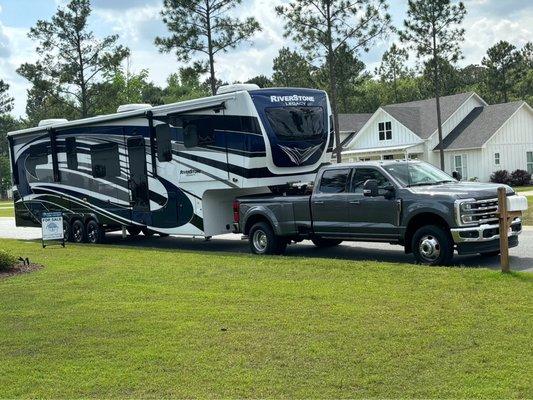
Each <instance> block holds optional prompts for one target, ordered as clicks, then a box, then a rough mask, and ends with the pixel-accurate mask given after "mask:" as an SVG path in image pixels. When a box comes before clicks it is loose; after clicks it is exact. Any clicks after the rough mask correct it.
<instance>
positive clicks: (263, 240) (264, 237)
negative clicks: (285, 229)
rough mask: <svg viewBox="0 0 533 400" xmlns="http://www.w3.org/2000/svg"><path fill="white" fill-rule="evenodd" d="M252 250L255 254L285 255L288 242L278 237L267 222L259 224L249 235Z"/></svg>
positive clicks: (254, 226)
mask: <svg viewBox="0 0 533 400" xmlns="http://www.w3.org/2000/svg"><path fill="white" fill-rule="evenodd" d="M248 236H249V239H248V240H249V243H250V250H251V251H252V253H254V254H260V255H263V254H283V252H284V251H285V248H286V247H287V241H286V240H283V239H282V238H279V237H277V236H276V234H275V233H274V231H273V230H272V227H271V226H270V225H269V224H267V223H266V222H257V223H256V224H254V225H253V226H252V228H251V229H250V233H249V235H248Z"/></svg>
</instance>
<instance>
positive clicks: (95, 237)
mask: <svg viewBox="0 0 533 400" xmlns="http://www.w3.org/2000/svg"><path fill="white" fill-rule="evenodd" d="M85 232H86V235H87V242H89V243H92V244H98V243H102V242H103V241H104V237H105V232H104V230H103V229H102V227H101V226H100V225H99V224H98V222H96V221H95V220H94V219H91V220H89V221H88V222H87V227H86V228H85Z"/></svg>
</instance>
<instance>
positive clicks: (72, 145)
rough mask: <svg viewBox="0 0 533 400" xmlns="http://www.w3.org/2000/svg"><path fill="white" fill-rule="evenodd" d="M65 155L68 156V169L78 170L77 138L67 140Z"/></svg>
mask: <svg viewBox="0 0 533 400" xmlns="http://www.w3.org/2000/svg"><path fill="white" fill-rule="evenodd" d="M65 153H66V154H67V168H68V169H72V170H77V169H78V153H77V151H76V138H75V137H68V138H66V139H65Z"/></svg>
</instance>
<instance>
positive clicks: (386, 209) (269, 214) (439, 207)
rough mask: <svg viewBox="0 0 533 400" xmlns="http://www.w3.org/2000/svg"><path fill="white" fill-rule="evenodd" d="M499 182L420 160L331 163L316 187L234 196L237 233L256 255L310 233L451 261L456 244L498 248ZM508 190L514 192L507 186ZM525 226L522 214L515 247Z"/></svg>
mask: <svg viewBox="0 0 533 400" xmlns="http://www.w3.org/2000/svg"><path fill="white" fill-rule="evenodd" d="M459 179H460V178H459ZM499 186H501V185H497V184H486V183H477V182H461V181H458V180H456V179H454V178H452V177H451V176H449V175H448V174H446V173H444V172H442V171H441V170H440V169H438V168H436V167H434V166H432V165H431V164H428V163H425V162H421V161H403V160H402V161H379V162H362V163H354V164H335V165H329V166H326V167H323V168H322V169H320V170H319V171H318V173H317V176H316V180H315V182H314V184H313V185H312V192H311V193H305V194H300V195H290V194H283V195H275V194H269V195H253V196H244V197H239V198H237V199H235V201H234V204H233V211H234V225H233V231H234V232H235V233H242V234H243V235H244V236H245V237H247V238H248V240H249V243H250V248H251V251H252V252H253V253H255V254H281V253H283V252H284V251H285V248H286V246H287V244H289V243H291V242H299V241H301V240H304V239H310V240H312V241H313V243H314V244H315V245H316V246H318V247H330V246H336V245H338V244H340V243H341V242H342V241H344V240H348V241H367V242H386V243H390V244H398V245H402V246H404V248H405V251H406V253H413V254H414V256H415V258H416V260H417V261H418V262H419V263H423V264H430V265H446V264H448V263H450V262H451V260H452V257H453V253H454V250H456V251H457V252H458V253H459V254H469V253H470V254H471V253H479V254H482V255H487V256H496V255H497V254H498V253H499V227H498V217H497V215H496V213H497V209H498V202H497V188H498V187H499ZM307 191H308V192H310V190H307ZM304 192H305V190H304ZM507 194H508V196H513V195H514V191H513V190H512V189H511V188H510V187H507ZM521 231H522V224H521V221H520V219H519V218H516V219H515V220H513V222H512V224H511V230H510V232H509V246H510V247H514V246H516V245H518V235H519V234H520V233H521Z"/></svg>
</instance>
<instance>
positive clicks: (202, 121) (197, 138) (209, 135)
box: [174, 115, 215, 149]
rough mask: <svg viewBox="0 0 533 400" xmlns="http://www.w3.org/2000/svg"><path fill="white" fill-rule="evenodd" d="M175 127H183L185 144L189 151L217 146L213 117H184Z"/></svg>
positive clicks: (179, 118) (180, 118) (177, 121)
mask: <svg viewBox="0 0 533 400" xmlns="http://www.w3.org/2000/svg"><path fill="white" fill-rule="evenodd" d="M180 120H181V121H180ZM174 125H175V126H181V127H182V129H183V144H184V145H185V147H186V148H188V149H189V148H191V147H197V146H209V145H214V144H215V129H214V126H213V125H214V118H213V117H212V116H211V115H183V116H180V117H178V120H176V121H175V122H174Z"/></svg>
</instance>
